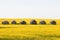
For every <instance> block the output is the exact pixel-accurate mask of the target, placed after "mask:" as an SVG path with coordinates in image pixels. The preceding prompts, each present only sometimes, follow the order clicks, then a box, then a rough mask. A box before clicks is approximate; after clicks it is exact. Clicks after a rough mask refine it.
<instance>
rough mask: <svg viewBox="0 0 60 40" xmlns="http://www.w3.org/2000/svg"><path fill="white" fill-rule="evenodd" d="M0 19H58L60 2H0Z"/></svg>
mask: <svg viewBox="0 0 60 40" xmlns="http://www.w3.org/2000/svg"><path fill="white" fill-rule="evenodd" d="M0 18H59V19H60V0H0Z"/></svg>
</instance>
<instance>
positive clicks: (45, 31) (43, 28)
mask: <svg viewBox="0 0 60 40" xmlns="http://www.w3.org/2000/svg"><path fill="white" fill-rule="evenodd" d="M0 40H60V25H4V26H3V25H0Z"/></svg>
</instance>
